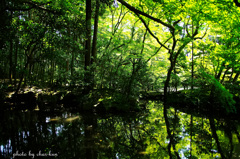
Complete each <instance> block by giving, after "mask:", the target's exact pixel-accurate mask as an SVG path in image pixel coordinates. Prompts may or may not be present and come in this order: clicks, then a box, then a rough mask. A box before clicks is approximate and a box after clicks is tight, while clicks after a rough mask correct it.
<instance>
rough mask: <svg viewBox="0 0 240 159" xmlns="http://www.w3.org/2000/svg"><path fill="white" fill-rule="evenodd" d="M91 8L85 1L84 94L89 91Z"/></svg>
mask: <svg viewBox="0 0 240 159" xmlns="http://www.w3.org/2000/svg"><path fill="white" fill-rule="evenodd" d="M91 9H92V6H91V0H86V31H87V37H86V38H87V40H86V44H85V67H84V69H85V71H86V72H85V75H84V82H85V84H86V85H87V87H86V88H85V90H84V93H86V94H87V93H88V92H89V91H90V89H91V87H90V82H91V79H90V78H91V75H90V72H89V70H88V67H89V66H90V64H91V15H92V11H91Z"/></svg>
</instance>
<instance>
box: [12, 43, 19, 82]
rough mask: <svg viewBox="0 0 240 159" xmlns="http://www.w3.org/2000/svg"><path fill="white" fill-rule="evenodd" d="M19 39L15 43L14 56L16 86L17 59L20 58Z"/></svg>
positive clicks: (15, 80)
mask: <svg viewBox="0 0 240 159" xmlns="http://www.w3.org/2000/svg"><path fill="white" fill-rule="evenodd" d="M18 42H19V41H18V39H17V40H16V41H15V54H14V69H13V78H14V84H15V85H16V83H17V58H18Z"/></svg>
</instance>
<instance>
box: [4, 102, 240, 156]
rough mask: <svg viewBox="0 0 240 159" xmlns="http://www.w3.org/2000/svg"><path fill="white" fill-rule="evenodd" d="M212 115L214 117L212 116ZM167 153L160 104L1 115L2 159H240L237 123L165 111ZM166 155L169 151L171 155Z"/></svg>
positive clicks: (12, 112)
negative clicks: (112, 110) (120, 110)
mask: <svg viewBox="0 0 240 159" xmlns="http://www.w3.org/2000/svg"><path fill="white" fill-rule="evenodd" d="M213 113H214V112H213ZM167 120H168V121H169V123H170V127H169V130H171V134H172V137H173V141H174V142H173V143H172V146H171V149H168V148H169V147H168V145H169V142H170V139H169V136H168V133H167V127H166V124H165V122H166V119H165V118H164V115H163V105H162V103H161V102H156V101H155V102H153V101H149V102H148V104H147V109H146V110H145V111H143V112H139V113H131V112H130V113H129V114H114V115H113V114H112V115H111V114H105V115H98V114H96V113H89V112H88V113H86V112H85V113H81V112H68V111H64V112H58V113H50V112H40V111H26V112H21V111H4V112H1V117H0V122H1V127H0V143H1V145H0V152H1V153H0V158H60V159H66V158H80V159H81V158H82V159H84V158H90V159H97V158H99V159H104V158H106V159H109V158H116V159H135V158H153V159H155V158H160V159H164V158H169V155H170V153H171V155H172V156H173V158H177V157H175V156H178V158H182V159H185V158H193V159H194V158H208V159H210V158H212V159H213V158H233V159H234V158H240V143H239V141H240V134H239V131H240V127H239V122H238V121H237V120H226V119H221V118H215V119H213V118H208V117H207V116H205V115H204V114H199V113H194V115H193V114H187V113H185V112H182V111H180V110H178V109H176V108H172V107H171V108H169V109H168V119H167ZM169 150H170V151H171V152H169Z"/></svg>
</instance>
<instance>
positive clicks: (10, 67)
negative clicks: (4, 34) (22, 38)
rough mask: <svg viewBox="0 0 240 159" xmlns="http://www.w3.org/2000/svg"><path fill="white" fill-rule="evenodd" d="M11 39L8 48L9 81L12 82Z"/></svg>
mask: <svg viewBox="0 0 240 159" xmlns="http://www.w3.org/2000/svg"><path fill="white" fill-rule="evenodd" d="M12 56H13V40H12V39H11V40H10V50H9V83H10V84H12V72H13V61H12Z"/></svg>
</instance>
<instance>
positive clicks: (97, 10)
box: [91, 0, 100, 63]
mask: <svg viewBox="0 0 240 159" xmlns="http://www.w3.org/2000/svg"><path fill="white" fill-rule="evenodd" d="M99 5H100V4H99V0H96V9H95V18H94V32H93V43H92V56H93V58H92V61H91V62H92V63H94V62H96V59H97V32H98V17H99Z"/></svg>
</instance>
